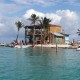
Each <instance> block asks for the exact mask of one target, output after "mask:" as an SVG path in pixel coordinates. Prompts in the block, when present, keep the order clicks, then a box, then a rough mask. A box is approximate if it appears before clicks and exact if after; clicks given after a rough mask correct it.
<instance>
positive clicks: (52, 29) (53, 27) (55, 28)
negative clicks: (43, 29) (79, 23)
mask: <svg viewBox="0 0 80 80" xmlns="http://www.w3.org/2000/svg"><path fill="white" fill-rule="evenodd" d="M61 31H62V28H61V26H58V25H50V32H61Z"/></svg>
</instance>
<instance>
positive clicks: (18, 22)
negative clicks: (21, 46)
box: [15, 21, 23, 41]
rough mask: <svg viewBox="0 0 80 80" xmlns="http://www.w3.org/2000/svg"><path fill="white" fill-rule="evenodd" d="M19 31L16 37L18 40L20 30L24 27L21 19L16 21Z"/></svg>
mask: <svg viewBox="0 0 80 80" xmlns="http://www.w3.org/2000/svg"><path fill="white" fill-rule="evenodd" d="M15 24H16V27H17V30H18V33H17V37H16V41H17V40H18V36H19V30H20V29H21V28H22V27H23V23H22V22H21V21H17V22H15Z"/></svg>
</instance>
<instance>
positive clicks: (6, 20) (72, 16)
mask: <svg viewBox="0 0 80 80" xmlns="http://www.w3.org/2000/svg"><path fill="white" fill-rule="evenodd" d="M32 13H35V14H36V15H38V16H40V17H44V16H46V17H48V18H50V19H51V20H52V22H51V24H56V25H61V26H62V31H64V32H65V33H68V34H70V40H73V39H75V40H78V39H79V36H78V35H77V34H76V32H77V29H80V0H0V42H11V41H13V40H15V38H16V34H17V29H16V26H15V22H16V21H18V20H20V21H22V22H23V23H24V24H25V25H28V24H29V23H30V22H29V21H28V20H27V19H28V18H29V17H30V16H31V14H32ZM19 37H20V38H21V39H24V28H23V29H21V30H20V34H19Z"/></svg>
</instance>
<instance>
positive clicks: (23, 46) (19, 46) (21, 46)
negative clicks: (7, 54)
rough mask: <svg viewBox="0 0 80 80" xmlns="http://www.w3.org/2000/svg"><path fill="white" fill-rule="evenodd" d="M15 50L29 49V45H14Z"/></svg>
mask: <svg viewBox="0 0 80 80" xmlns="http://www.w3.org/2000/svg"><path fill="white" fill-rule="evenodd" d="M14 47H15V48H28V47H31V45H16V46H14Z"/></svg>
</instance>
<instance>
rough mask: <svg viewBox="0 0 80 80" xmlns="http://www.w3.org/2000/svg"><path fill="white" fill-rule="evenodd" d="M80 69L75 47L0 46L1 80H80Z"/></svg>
mask: <svg viewBox="0 0 80 80" xmlns="http://www.w3.org/2000/svg"><path fill="white" fill-rule="evenodd" d="M79 70H80V52H79V51H76V50H75V49H58V52H57V53H56V49H54V48H43V51H42V49H41V48H27V49H15V48H2V47H0V80H79V79H80V77H79V75H80V71H79Z"/></svg>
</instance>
